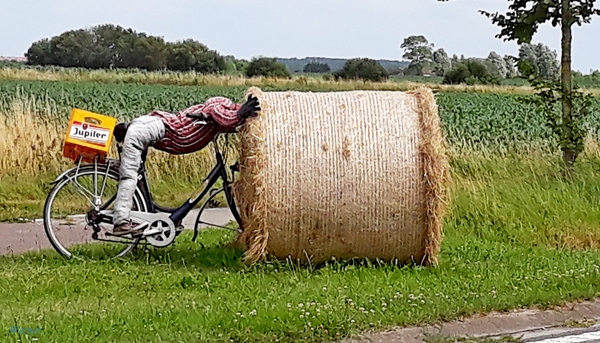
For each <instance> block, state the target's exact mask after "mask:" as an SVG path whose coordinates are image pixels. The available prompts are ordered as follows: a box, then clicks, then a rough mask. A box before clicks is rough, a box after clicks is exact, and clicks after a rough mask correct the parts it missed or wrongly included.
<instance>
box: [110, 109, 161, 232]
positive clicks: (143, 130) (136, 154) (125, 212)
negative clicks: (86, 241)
mask: <svg viewBox="0 0 600 343" xmlns="http://www.w3.org/2000/svg"><path fill="white" fill-rule="evenodd" d="M164 134H165V125H164V124H163V121H162V119H160V118H158V117H151V116H147V115H145V116H141V117H138V118H135V119H134V120H133V121H132V122H131V123H130V124H129V128H128V129H127V135H125V140H124V141H123V152H122V153H121V165H120V167H119V174H120V179H119V189H118V191H117V198H116V199H115V206H114V213H113V224H114V225H119V224H124V223H126V222H128V221H129V215H130V212H131V207H132V206H133V194H134V192H135V188H136V185H137V181H138V179H137V176H138V171H139V169H140V164H141V161H142V152H143V151H144V149H147V148H148V147H149V146H151V145H153V144H155V143H156V142H157V141H159V140H160V139H161V138H162V137H163V136H164Z"/></svg>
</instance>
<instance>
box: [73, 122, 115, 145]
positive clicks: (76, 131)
mask: <svg viewBox="0 0 600 343" xmlns="http://www.w3.org/2000/svg"><path fill="white" fill-rule="evenodd" d="M108 133H109V130H108V129H104V128H101V127H94V126H90V125H88V124H87V123H79V122H74V123H73V125H72V126H71V133H70V134H69V137H70V138H72V139H77V140H81V141H84V142H88V143H91V144H96V145H101V146H105V145H106V143H107V141H108Z"/></svg>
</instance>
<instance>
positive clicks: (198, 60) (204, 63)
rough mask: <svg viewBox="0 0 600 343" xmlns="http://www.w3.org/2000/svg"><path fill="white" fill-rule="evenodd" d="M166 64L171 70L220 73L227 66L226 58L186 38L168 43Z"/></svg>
mask: <svg viewBox="0 0 600 343" xmlns="http://www.w3.org/2000/svg"><path fill="white" fill-rule="evenodd" d="M166 57H167V58H166V64H167V68H168V69H169V70H179V71H189V70H194V71H197V72H199V73H205V74H210V73H218V72H221V71H223V70H225V68H226V67H227V64H226V61H225V58H223V57H222V56H221V55H219V54H218V53H217V52H216V51H213V50H210V49H208V47H207V46H206V45H204V44H202V43H200V42H198V41H196V40H193V39H186V40H184V41H179V42H175V43H169V44H167V48H166Z"/></svg>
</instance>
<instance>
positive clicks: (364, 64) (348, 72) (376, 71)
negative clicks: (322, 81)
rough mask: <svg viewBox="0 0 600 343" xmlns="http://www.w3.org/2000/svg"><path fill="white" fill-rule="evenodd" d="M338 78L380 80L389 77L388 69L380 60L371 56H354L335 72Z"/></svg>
mask: <svg viewBox="0 0 600 343" xmlns="http://www.w3.org/2000/svg"><path fill="white" fill-rule="evenodd" d="M334 77H335V78H336V79H339V78H342V79H352V80H358V79H360V80H365V81H374V82H380V81H384V80H386V79H387V78H388V77H389V74H388V71H387V70H386V69H385V68H384V67H383V66H382V65H381V64H379V62H377V61H375V60H373V59H370V58H353V59H349V60H347V61H346V63H344V66H343V67H342V69H341V70H339V71H337V72H335V73H334Z"/></svg>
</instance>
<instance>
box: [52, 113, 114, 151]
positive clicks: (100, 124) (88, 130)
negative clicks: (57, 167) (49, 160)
mask: <svg viewBox="0 0 600 343" xmlns="http://www.w3.org/2000/svg"><path fill="white" fill-rule="evenodd" d="M116 125H117V119H116V118H113V117H109V116H105V115H102V114H98V113H93V112H89V111H85V110H82V109H79V108H74V109H73V110H72V111H71V119H70V120H69V127H68V129H67V136H66V138H65V143H64V146H63V156H64V157H67V158H70V159H72V160H77V158H78V157H80V156H81V159H82V161H83V162H91V161H93V160H94V158H95V157H99V158H104V157H106V155H108V152H109V150H110V144H111V143H112V139H113V131H114V129H115V126H116Z"/></svg>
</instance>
